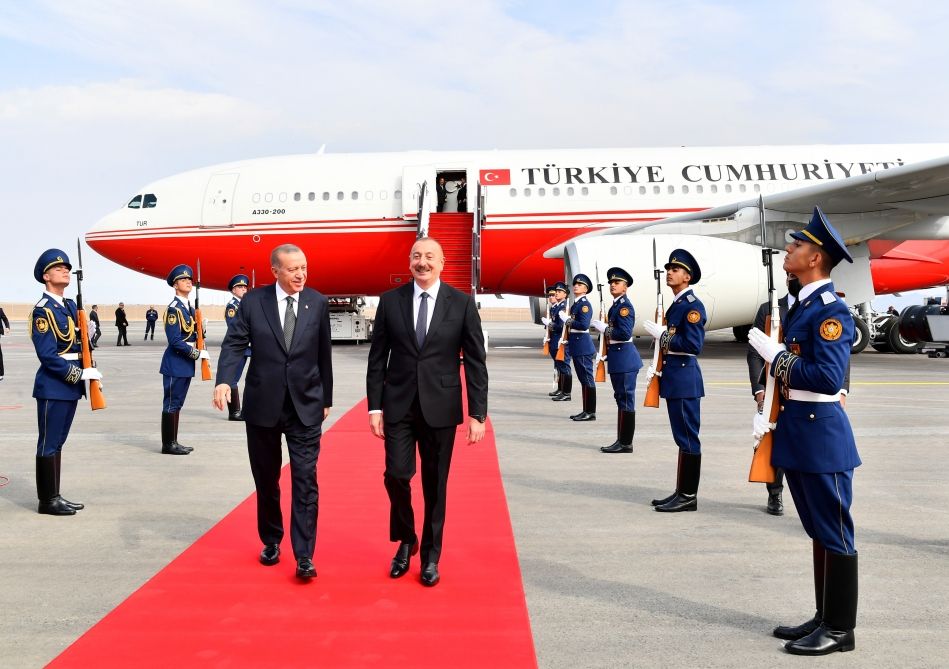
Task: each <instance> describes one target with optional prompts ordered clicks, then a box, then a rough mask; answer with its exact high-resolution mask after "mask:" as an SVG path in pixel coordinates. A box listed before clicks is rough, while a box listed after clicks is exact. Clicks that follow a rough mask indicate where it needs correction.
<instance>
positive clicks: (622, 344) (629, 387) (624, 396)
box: [600, 267, 643, 453]
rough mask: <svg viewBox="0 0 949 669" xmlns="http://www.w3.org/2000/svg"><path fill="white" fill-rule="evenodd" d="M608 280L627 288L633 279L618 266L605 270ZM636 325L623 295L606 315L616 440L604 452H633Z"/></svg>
mask: <svg viewBox="0 0 949 669" xmlns="http://www.w3.org/2000/svg"><path fill="white" fill-rule="evenodd" d="M606 277H607V281H609V282H610V283H614V282H617V281H621V282H623V283H625V285H626V288H627V289H628V288H629V287H630V286H632V285H633V277H632V276H631V275H630V274H629V272H627V271H626V270H624V269H622V268H621V267H611V268H609V269H608V270H607V271H606ZM635 323H636V310H635V309H634V308H633V303H632V302H630V301H629V298H628V297H626V294H625V293H623V294H622V295H620V296H619V297H617V298H616V299H614V300H613V304H612V305H611V306H610V310H609V313H608V314H607V324H606V329H605V330H604V331H603V336H604V337H606V338H607V349H606V369H607V371H608V372H609V374H610V382H611V383H612V384H613V398H614V399H615V400H616V409H617V414H616V441H615V442H613V443H612V444H610V445H609V446H604V447H602V448H601V449H600V451H602V452H603V453H632V452H633V435H634V433H635V431H636V377H637V376H638V375H639V370H640V369H642V367H643V361H642V358H640V357H639V351H638V350H636V345H635V344H634V343H633V325H635Z"/></svg>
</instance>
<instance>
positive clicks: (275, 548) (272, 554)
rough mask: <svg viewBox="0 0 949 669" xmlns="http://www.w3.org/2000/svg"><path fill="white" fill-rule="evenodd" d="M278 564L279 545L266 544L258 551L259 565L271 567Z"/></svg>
mask: <svg viewBox="0 0 949 669" xmlns="http://www.w3.org/2000/svg"><path fill="white" fill-rule="evenodd" d="M278 562H280V544H267V545H265V546H264V549H263V550H262V551H260V564H262V565H266V566H268V567H272V566H274V565H275V564H277V563H278Z"/></svg>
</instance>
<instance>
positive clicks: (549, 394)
mask: <svg viewBox="0 0 949 669" xmlns="http://www.w3.org/2000/svg"><path fill="white" fill-rule="evenodd" d="M557 395H563V391H562V390H561V389H560V388H557V390H552V391H550V392H549V393H547V397H556V396H557Z"/></svg>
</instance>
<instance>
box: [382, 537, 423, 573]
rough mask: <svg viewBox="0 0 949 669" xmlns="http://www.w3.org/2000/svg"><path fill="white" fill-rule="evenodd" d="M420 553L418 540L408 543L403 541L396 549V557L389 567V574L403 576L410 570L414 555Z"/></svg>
mask: <svg viewBox="0 0 949 669" xmlns="http://www.w3.org/2000/svg"><path fill="white" fill-rule="evenodd" d="M416 553H418V541H414V542H412V543H408V542H407V541H403V542H402V543H400V544H399V547H398V549H396V551H395V557H393V558H392V565H391V566H390V567H389V576H390V577H392V578H401V577H402V576H405V574H406V572H407V571H408V570H409V563H410V562H411V560H412V556H413V555H415V554H416Z"/></svg>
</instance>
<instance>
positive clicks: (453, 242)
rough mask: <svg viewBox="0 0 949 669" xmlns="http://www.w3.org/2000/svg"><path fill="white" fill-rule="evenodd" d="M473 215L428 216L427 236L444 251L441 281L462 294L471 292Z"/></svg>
mask: <svg viewBox="0 0 949 669" xmlns="http://www.w3.org/2000/svg"><path fill="white" fill-rule="evenodd" d="M473 224H474V214H430V215H429V219H428V236H429V237H432V238H433V239H436V240H438V242H439V243H440V244H441V245H442V248H443V249H444V250H445V270H444V271H443V272H442V275H441V280H442V281H444V282H445V283H447V284H448V285H449V286H452V287H454V288H457V289H458V290H460V291H461V292H463V293H470V292H471V227H472V225H473Z"/></svg>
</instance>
